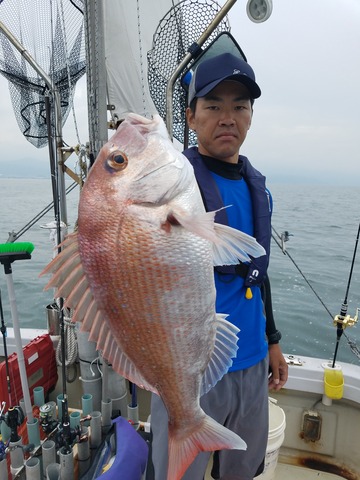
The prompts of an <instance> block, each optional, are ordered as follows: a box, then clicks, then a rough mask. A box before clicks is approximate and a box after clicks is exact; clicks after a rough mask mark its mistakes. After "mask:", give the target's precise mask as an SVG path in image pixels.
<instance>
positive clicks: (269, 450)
mask: <svg viewBox="0 0 360 480" xmlns="http://www.w3.org/2000/svg"><path fill="white" fill-rule="evenodd" d="M285 426H286V421H285V413H284V410H283V409H282V408H280V407H279V406H278V405H277V401H276V400H275V399H274V398H269V437H268V443H267V447H266V456H265V467H264V471H263V473H262V474H261V475H259V476H257V477H256V478H257V479H259V480H260V479H261V480H273V479H274V478H275V469H276V466H277V462H278V457H279V450H280V447H281V445H282V444H283V441H284V438H285Z"/></svg>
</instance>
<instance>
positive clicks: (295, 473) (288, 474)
mask: <svg viewBox="0 0 360 480" xmlns="http://www.w3.org/2000/svg"><path fill="white" fill-rule="evenodd" d="M265 478H266V477H265ZM341 478H344V477H340V476H339V475H334V474H332V473H326V472H319V471H318V470H311V469H309V468H304V467H299V466H296V465H285V464H283V463H278V464H277V467H276V472H275V476H274V478H273V479H272V480H290V479H291V480H340V479H341ZM261 479H262V477H261V476H260V477H257V479H256V480H261ZM205 480H212V476H211V475H210V467H209V469H208V471H207V473H206V476H205Z"/></svg>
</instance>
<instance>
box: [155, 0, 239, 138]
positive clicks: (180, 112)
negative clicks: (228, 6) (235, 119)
mask: <svg viewBox="0 0 360 480" xmlns="http://www.w3.org/2000/svg"><path fill="white" fill-rule="evenodd" d="M220 9H221V6H220V5H219V4H218V3H217V2H215V1H213V0H183V1H180V2H179V3H178V4H177V5H176V6H174V7H173V8H172V9H171V10H169V12H168V13H167V14H166V15H165V16H164V18H163V19H162V20H161V21H160V23H159V25H158V27H157V29H156V31H155V34H154V38H153V45H152V49H151V50H150V51H149V52H148V82H149V90H150V95H151V98H152V100H153V102H154V104H155V107H156V109H157V111H158V112H159V114H160V116H161V117H162V118H163V119H164V120H165V118H166V87H167V83H168V80H169V78H170V77H171V75H172V73H173V72H174V70H175V69H176V68H177V66H178V65H179V63H180V62H181V60H182V59H183V58H184V56H185V55H186V53H187V52H188V49H189V47H190V46H191V45H192V44H193V43H194V42H196V41H197V40H198V39H199V38H200V36H201V35H202V34H203V32H204V30H206V28H207V27H208V26H209V24H210V23H211V21H212V20H213V19H214V17H215V16H216V14H217V13H218V12H219V10H220ZM223 31H230V25H229V23H228V20H227V18H226V17H225V18H224V19H223V20H222V21H221V22H220V24H219V25H218V26H217V28H216V29H215V30H214V31H213V33H212V34H211V35H210V36H209V38H208V39H207V40H206V42H205V43H204V45H203V46H202V47H203V48H206V46H208V45H209V44H210V43H211V42H212V41H213V40H214V39H215V38H216V36H217V35H218V34H219V33H220V32H223ZM185 110H186V92H185V90H184V89H183V88H182V86H181V83H180V76H179V77H178V78H177V80H176V82H175V85H174V91H173V136H174V137H175V138H176V139H177V140H179V142H181V143H184V139H185V133H184V128H185ZM188 141H189V144H190V145H194V144H195V143H196V136H195V134H194V133H193V132H191V131H190V133H189V138H188Z"/></svg>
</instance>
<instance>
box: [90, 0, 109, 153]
mask: <svg viewBox="0 0 360 480" xmlns="http://www.w3.org/2000/svg"><path fill="white" fill-rule="evenodd" d="M84 7H85V8H84V20H85V45H86V64H87V99H88V122H89V142H90V160H91V161H92V162H93V161H94V160H95V158H96V157H97V155H98V153H99V151H100V148H101V147H102V146H103V145H104V143H106V142H107V140H108V131H107V94H106V67H105V42H104V7H103V1H102V0H87V1H85V3H84Z"/></svg>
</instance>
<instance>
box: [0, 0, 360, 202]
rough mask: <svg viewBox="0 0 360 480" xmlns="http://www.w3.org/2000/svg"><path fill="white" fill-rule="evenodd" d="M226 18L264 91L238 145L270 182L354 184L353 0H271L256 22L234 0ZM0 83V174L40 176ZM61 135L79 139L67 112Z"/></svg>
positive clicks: (359, 67)
mask: <svg viewBox="0 0 360 480" xmlns="http://www.w3.org/2000/svg"><path fill="white" fill-rule="evenodd" d="M220 3H221V4H223V3H224V1H223V2H220ZM229 21H230V25H231V33H232V34H233V36H234V37H235V38H236V40H237V42H238V43H239V44H240V46H241V48H242V50H243V51H244V53H245V55H246V57H247V60H248V62H249V63H250V65H251V66H252V67H253V69H254V71H255V74H256V79H257V82H258V84H259V85H260V87H261V90H262V96H261V97H260V99H258V100H256V102H255V105H254V116H253V122H252V127H251V129H250V131H249V133H248V137H247V139H246V142H245V144H244V145H243V146H242V149H241V153H243V154H244V155H246V156H248V157H249V158H250V160H251V161H252V163H253V164H254V165H255V167H256V168H258V169H259V170H261V171H262V172H263V173H264V174H265V175H266V176H267V178H268V182H270V183H282V182H286V183H307V184H325V185H338V186H340V187H342V188H344V187H347V186H348V187H349V188H356V187H359V185H360V161H359V150H360V143H359V137H360V88H359V85H360V61H359V51H360V2H359V0H273V12H272V15H271V17H270V18H269V19H268V20H267V21H266V22H264V23H259V24H257V23H253V22H251V21H250V20H249V19H248V17H247V15H246V2H245V1H242V0H238V1H237V3H236V4H235V6H234V7H233V8H232V10H231V12H230V14H229ZM85 85H86V82H85V79H82V80H81V81H80V82H79V83H78V86H77V89H76V93H75V110H76V112H77V123H78V127H79V132H80V140H81V142H82V143H85V142H86V141H87V110H86V93H85ZM0 92H1V93H0V95H1V97H0V99H1V101H0V175H3V176H5V175H6V176H7V175H13V176H19V175H20V173H19V172H21V175H24V176H29V177H30V176H43V177H46V176H47V175H48V173H49V160H48V151H47V148H46V147H45V148H42V149H36V148H35V147H34V146H33V145H31V144H30V143H29V142H27V141H26V140H25V139H24V137H23V136H22V134H21V132H20V130H19V128H18V126H17V123H16V120H15V115H14V113H13V110H12V105H11V100H10V95H9V93H8V87H7V81H6V80H5V79H4V78H3V77H1V76H0ZM63 134H64V140H65V141H66V142H67V143H68V144H70V145H75V144H76V143H77V138H76V135H75V131H74V124H73V120H72V115H71V114H70V115H69V119H68V121H67V123H66V125H65V127H64V129H63ZM345 191H346V190H345ZM349 194H351V192H350V191H349Z"/></svg>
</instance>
